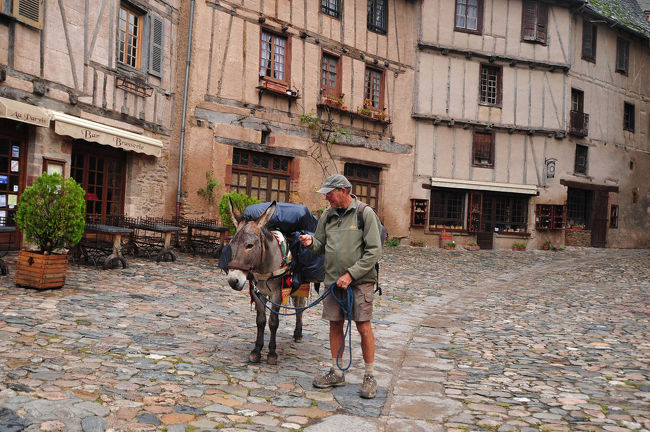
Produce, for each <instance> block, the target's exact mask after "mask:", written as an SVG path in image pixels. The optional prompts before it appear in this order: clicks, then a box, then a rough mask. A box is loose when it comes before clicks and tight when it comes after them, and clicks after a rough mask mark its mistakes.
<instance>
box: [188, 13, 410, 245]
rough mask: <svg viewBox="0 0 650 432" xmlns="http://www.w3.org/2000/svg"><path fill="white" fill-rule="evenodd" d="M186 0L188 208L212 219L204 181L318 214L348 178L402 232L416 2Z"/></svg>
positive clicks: (213, 209) (404, 227)
mask: <svg viewBox="0 0 650 432" xmlns="http://www.w3.org/2000/svg"><path fill="white" fill-rule="evenodd" d="M187 3H188V4H187V5H186V7H187V10H186V12H187V16H192V17H193V26H192V28H191V29H188V33H189V31H190V30H191V31H192V37H191V46H190V50H191V51H190V52H191V63H192V67H191V68H190V73H189V81H188V85H187V87H188V98H187V99H188V101H187V106H186V111H185V112H186V117H187V122H186V124H185V129H186V130H185V132H184V136H183V137H182V138H181V142H182V143H183V153H182V157H183V159H182V161H183V163H182V182H181V189H180V190H179V193H178V196H179V198H180V199H179V204H180V208H181V209H182V212H183V213H184V214H188V215H192V214H206V213H208V212H211V213H213V214H214V213H216V211H217V210H216V206H214V205H212V206H210V204H209V203H208V202H207V201H206V200H204V199H202V198H201V197H199V196H198V195H197V190H198V189H199V188H201V187H205V183H206V173H211V174H212V176H213V178H214V179H217V180H218V181H220V182H221V187H222V189H221V190H222V191H228V190H236V191H240V192H245V193H247V194H249V195H251V196H254V197H256V198H258V199H260V200H262V201H270V200H279V201H287V202H299V203H304V204H306V205H307V206H308V207H309V208H310V209H312V210H314V211H316V210H318V209H319V208H323V207H325V206H326V205H327V203H326V201H325V200H324V199H323V197H322V196H319V195H318V194H316V193H315V190H317V189H318V188H319V187H320V184H321V183H322V181H323V179H324V178H325V177H326V176H327V175H329V174H332V173H335V172H340V173H345V174H346V175H347V176H348V177H349V178H350V180H351V182H352V184H353V186H354V190H353V192H354V193H355V194H356V195H357V196H359V197H360V198H361V199H363V200H364V201H366V202H368V203H369V204H370V205H372V206H373V207H374V208H375V209H376V210H377V211H378V212H379V213H380V214H381V215H382V216H383V217H384V220H385V221H386V222H387V223H388V224H390V225H391V226H393V227H400V230H401V232H402V233H403V235H406V234H407V232H408V221H407V220H405V219H404V215H406V214H408V201H407V200H406V199H405V197H406V196H407V195H408V189H409V187H410V174H411V173H412V160H413V154H412V143H413V130H414V129H413V126H412V125H413V122H414V121H413V119H412V118H411V116H410V106H411V99H412V94H413V92H412V89H413V62H414V58H415V51H414V50H413V46H414V43H415V41H414V39H413V37H414V32H413V27H412V23H413V21H414V19H415V16H416V11H417V8H416V6H415V3H413V2H412V1H408V0H369V1H368V2H365V1H364V2H347V0H341V1H327V0H323V1H298V2H295V1H294V2H281V1H271V2H254V1H248V0H245V1H243V2H231V1H227V0H226V1H219V2H216V1H213V0H197V1H196V2H191V3H190V2H187ZM192 4H193V5H194V10H193V13H192V12H191V11H190V9H191V5H192ZM184 85H185V84H184V81H183V80H181V79H180V77H179V85H178V87H179V88H180V87H181V86H184ZM396 197H399V198H397V199H396Z"/></svg>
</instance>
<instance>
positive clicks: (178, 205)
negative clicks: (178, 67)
mask: <svg viewBox="0 0 650 432" xmlns="http://www.w3.org/2000/svg"><path fill="white" fill-rule="evenodd" d="M193 28H194V0H192V3H191V5H190V29H189V33H188V35H187V59H186V60H185V86H184V88H183V117H182V120H181V140H180V147H179V155H178V185H177V187H176V217H177V218H180V217H181V183H182V180H183V147H184V146H185V119H186V118H187V86H188V84H189V81H190V60H191V58H192V30H193Z"/></svg>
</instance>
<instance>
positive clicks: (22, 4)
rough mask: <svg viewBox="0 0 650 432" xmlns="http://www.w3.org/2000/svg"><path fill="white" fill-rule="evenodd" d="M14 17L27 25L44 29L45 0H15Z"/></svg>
mask: <svg viewBox="0 0 650 432" xmlns="http://www.w3.org/2000/svg"><path fill="white" fill-rule="evenodd" d="M13 15H14V17H15V18H16V19H17V20H18V21H20V22H22V23H25V24H27V25H30V26H32V27H36V28H39V29H42V28H43V0H14V11H13Z"/></svg>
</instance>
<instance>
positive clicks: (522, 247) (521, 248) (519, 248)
mask: <svg viewBox="0 0 650 432" xmlns="http://www.w3.org/2000/svg"><path fill="white" fill-rule="evenodd" d="M512 250H516V251H525V250H526V243H521V242H514V243H513V244H512Z"/></svg>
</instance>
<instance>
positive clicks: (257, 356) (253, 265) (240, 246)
mask: <svg viewBox="0 0 650 432" xmlns="http://www.w3.org/2000/svg"><path fill="white" fill-rule="evenodd" d="M275 207H276V205H275V201H273V203H272V204H271V205H270V206H269V208H268V209H266V211H265V212H264V213H262V214H261V215H260V217H259V218H258V219H257V220H254V221H247V220H244V218H243V217H242V215H241V213H239V212H238V211H237V209H236V208H235V206H233V204H232V201H230V214H231V216H232V218H233V221H236V222H237V232H236V233H235V235H234V236H233V238H232V240H231V241H230V247H231V249H232V260H231V261H230V263H229V264H228V284H229V285H230V287H231V288H232V289H234V290H236V291H241V290H242V288H244V286H245V285H246V282H247V281H250V282H251V284H255V286H256V287H257V289H258V290H259V291H260V292H262V293H263V294H264V295H265V296H266V297H268V298H269V299H271V301H272V302H273V303H276V304H278V305H279V304H281V303H282V278H283V277H285V276H286V274H287V273H288V272H289V265H288V264H287V263H286V262H284V260H283V257H282V251H281V250H280V246H279V244H278V241H277V239H276V238H275V236H274V235H273V234H272V233H271V232H270V231H269V230H268V229H267V228H266V224H267V223H268V222H269V220H271V217H272V216H273V213H275ZM251 297H252V298H253V301H254V302H255V310H256V312H257V319H256V322H257V339H256V340H255V348H253V351H251V353H250V354H249V355H248V359H249V361H250V362H251V363H259V362H260V360H261V357H262V347H263V346H264V328H265V327H266V307H265V303H266V299H264V298H262V299H260V298H259V297H258V295H257V294H256V293H255V292H254V290H252V289H251ZM292 302H293V304H294V305H295V306H296V307H302V306H304V304H305V303H306V302H305V299H304V297H297V296H292ZM271 309H273V311H274V312H275V313H271V314H270V316H269V329H270V331H271V337H270V339H269V354H268V358H267V361H268V363H269V364H277V363H278V355H277V354H276V352H275V347H276V342H275V337H276V333H277V331H278V325H279V324H280V319H279V315H278V314H277V312H279V310H280V307H279V306H275V305H272V306H271ZM293 338H294V340H295V341H296V342H300V341H301V340H302V310H299V311H297V313H296V327H295V329H294V331H293Z"/></svg>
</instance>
